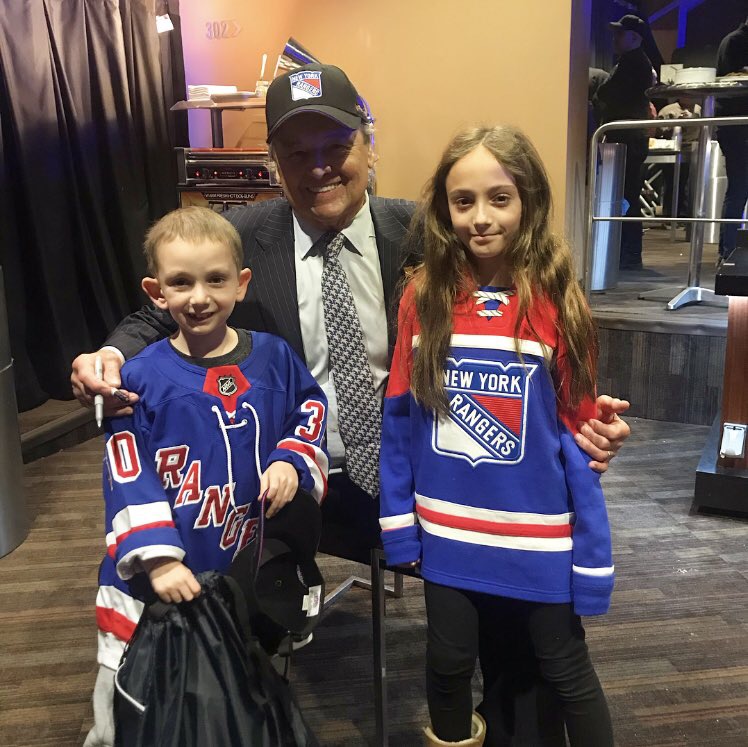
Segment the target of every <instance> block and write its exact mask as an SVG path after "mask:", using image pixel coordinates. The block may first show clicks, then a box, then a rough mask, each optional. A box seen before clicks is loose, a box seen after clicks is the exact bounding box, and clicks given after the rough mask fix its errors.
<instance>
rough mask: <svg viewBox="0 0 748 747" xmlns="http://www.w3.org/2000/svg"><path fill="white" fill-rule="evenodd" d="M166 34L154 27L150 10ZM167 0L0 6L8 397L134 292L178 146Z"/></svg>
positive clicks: (50, 371)
mask: <svg viewBox="0 0 748 747" xmlns="http://www.w3.org/2000/svg"><path fill="white" fill-rule="evenodd" d="M157 11H158V12H160V13H163V12H167V11H168V12H169V13H170V15H171V17H172V20H173V22H174V25H175V30H174V31H173V32H168V33H164V34H157V33H156V21H155V15H156V12H157ZM184 97H185V87H184V66H183V62H182V50H181V37H180V36H179V7H178V0H168V2H167V0H158V6H157V4H156V0H119V1H117V0H13V2H4V3H3V10H2V13H0V265H2V267H3V270H4V274H5V289H6V296H7V303H8V316H9V322H10V336H11V350H12V353H13V357H14V360H15V379H16V394H17V398H18V403H19V409H21V410H25V409H29V408H31V407H34V406H37V405H39V404H41V403H42V402H43V401H45V400H46V399H47V398H48V397H53V398H57V399H69V398H70V397H71V394H70V383H69V375H70V363H71V361H72V359H73V358H74V357H75V356H76V355H77V354H78V353H80V352H82V351H91V350H96V349H97V348H98V347H99V346H100V344H101V342H102V341H103V339H104V338H105V337H106V335H107V334H108V332H109V331H111V330H112V329H113V328H114V327H115V326H116V324H117V323H118V322H119V321H120V319H122V317H123V316H125V315H126V314H128V313H130V312H131V311H133V310H135V309H137V308H139V307H140V306H141V304H142V297H141V295H140V279H141V277H142V275H143V274H144V269H145V268H144V263H143V261H142V257H141V243H142V239H143V234H144V233H145V230H146V228H147V227H148V225H149V224H150V223H151V222H152V221H153V220H154V219H156V218H158V217H160V216H161V215H163V214H164V213H166V212H168V211H169V210H171V209H173V208H174V207H176V190H175V185H176V169H175V165H174V156H173V151H172V148H173V146H175V145H187V144H188V143H187V129H186V119H182V120H179V119H175V115H174V113H171V112H169V108H170V106H171V105H172V104H173V103H174V102H175V101H178V100H180V99H183V98H184Z"/></svg>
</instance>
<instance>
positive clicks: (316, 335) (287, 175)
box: [71, 63, 630, 744]
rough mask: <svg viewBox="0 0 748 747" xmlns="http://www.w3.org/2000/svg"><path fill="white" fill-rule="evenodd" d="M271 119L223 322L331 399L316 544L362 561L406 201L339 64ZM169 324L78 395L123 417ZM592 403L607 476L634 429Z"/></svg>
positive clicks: (131, 322)
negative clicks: (266, 337) (390, 178)
mask: <svg viewBox="0 0 748 747" xmlns="http://www.w3.org/2000/svg"><path fill="white" fill-rule="evenodd" d="M266 117H267V129H268V143H269V146H270V151H271V154H272V157H273V160H274V162H275V165H276V168H277V170H278V176H279V178H280V180H281V182H282V184H283V189H284V192H285V197H286V199H283V200H281V199H279V200H269V201H267V202H263V203H260V204H256V205H251V206H248V207H243V208H238V209H236V210H233V211H231V212H229V213H227V216H226V217H227V218H228V220H229V221H231V223H233V224H234V225H235V226H236V228H237V230H238V231H239V233H240V235H241V237H242V243H243V246H244V252H245V262H246V264H247V265H249V266H250V267H251V268H252V271H253V278H254V280H253V282H252V284H251V285H250V287H249V291H248V293H247V297H246V299H245V301H244V302H243V303H242V304H239V305H238V306H237V308H236V310H235V312H234V314H233V317H232V319H231V321H232V323H233V324H234V325H235V326H238V327H247V328H250V329H255V330H260V331H267V332H273V333H275V334H278V335H280V336H281V337H284V338H285V339H286V340H287V342H288V343H289V344H290V345H291V347H292V348H294V350H295V351H296V352H297V353H298V354H299V355H300V356H301V357H302V359H303V360H305V362H306V364H307V366H308V367H309V369H310V370H311V372H312V374H313V375H314V377H315V378H316V379H317V381H318V383H319V384H320V385H321V386H322V388H323V389H324V391H325V393H326V394H327V397H328V402H329V407H328V448H329V451H330V457H331V475H330V479H329V483H328V494H327V498H326V499H325V502H324V503H323V539H322V543H321V548H322V549H323V550H324V551H325V552H330V553H332V554H336V555H341V556H342V557H351V558H352V559H362V558H364V559H365V558H366V557H368V550H369V548H372V547H375V546H377V545H378V544H379V523H378V519H379V506H378V503H379V502H378V491H379V488H378V439H379V428H380V418H381V401H382V397H383V394H384V389H385V385H386V380H387V368H388V365H389V361H390V357H391V352H392V348H393V346H394V339H395V329H394V324H393V320H394V317H395V316H396V303H395V302H396V299H395V293H396V286H397V283H398V281H399V279H400V277H401V264H402V260H401V256H402V253H403V251H404V246H403V244H404V239H405V234H406V231H407V228H408V224H409V222H410V218H411V215H412V212H413V207H414V206H413V203H411V202H407V201H405V200H397V199H391V198H380V197H373V196H372V197H369V196H368V194H367V191H366V185H367V181H368V176H369V170H370V169H371V168H372V167H373V165H374V162H375V155H374V153H373V150H372V148H371V123H370V122H368V121H367V120H366V118H365V115H364V113H363V110H362V109H361V108H360V107H359V105H358V94H357V93H356V90H355V88H354V87H353V85H352V84H351V82H350V81H349V80H348V78H347V76H346V75H345V73H344V72H343V71H342V70H340V69H338V68H336V67H333V66H330V65H320V64H316V63H315V64H311V65H306V66H304V67H302V68H299V69H298V70H295V71H292V72H290V73H286V74H284V75H283V76H281V77H279V78H277V79H276V80H275V81H273V83H272V84H271V86H270V88H269V89H268V92H267V98H266ZM173 329H174V327H173V323H172V322H171V319H170V317H168V318H167V315H164V314H161V313H159V312H158V311H157V310H156V309H153V308H151V307H146V308H144V309H143V310H141V311H139V312H137V313H136V314H133V315H131V316H130V317H128V318H127V319H125V320H124V321H123V322H122V323H121V324H120V325H119V327H117V329H116V330H115V331H114V333H113V334H112V335H111V336H110V338H109V339H108V340H107V346H106V347H104V348H102V350H100V351H98V353H95V354H93V353H92V354H84V355H80V356H78V358H76V359H75V361H74V362H73V374H72V376H71V381H72V384H73V391H74V393H75V395H76V397H78V399H79V400H80V401H81V402H82V403H83V404H86V405H89V406H90V404H91V403H92V401H93V396H94V394H96V393H101V394H103V395H104V396H105V398H106V408H107V412H108V413H113V412H115V411H117V410H122V408H123V407H124V408H125V409H129V407H130V406H131V405H132V404H133V403H134V402H135V401H137V395H136V394H134V393H130V394H129V396H130V402H129V403H128V404H127V405H126V406H123V403H122V402H120V401H117V399H116V398H115V397H113V396H111V393H112V388H113V387H118V386H119V385H120V378H119V368H120V366H121V360H122V356H124V357H125V358H127V357H131V356H132V355H135V353H137V352H138V351H139V350H140V349H142V348H143V347H144V345H146V344H148V343H149V342H152V341H154V340H157V339H159V338H162V337H164V336H166V335H168V334H171V332H172V331H173ZM112 348H116V349H117V350H113V349H112ZM117 351H120V352H117ZM120 353H121V354H120ZM96 355H100V356H101V357H102V359H103V362H104V379H105V382H102V381H99V380H98V379H97V377H96V376H95V372H94V360H95V357H96ZM598 404H599V406H600V409H601V417H600V419H599V420H594V421H591V422H590V423H588V424H586V425H585V426H583V433H584V436H582V437H581V439H580V445H581V446H582V448H584V449H585V451H586V452H587V453H588V454H589V455H590V456H591V457H592V462H591V465H592V466H593V467H594V468H595V469H597V470H598V471H601V472H603V471H605V470H606V469H607V464H608V462H609V461H610V459H611V458H612V457H613V456H614V455H615V453H616V452H617V451H618V449H619V448H620V446H621V444H622V442H623V441H624V440H625V439H626V438H627V437H628V435H629V432H630V431H629V428H628V426H627V425H626V423H625V422H624V421H622V420H621V419H620V418H619V417H618V413H622V412H624V411H625V410H626V409H627V408H628V403H627V402H624V401H621V400H614V399H611V398H610V397H601V398H599V399H598ZM351 546H353V547H360V548H361V550H362V556H359V557H355V556H354V555H351V550H350V547H351ZM525 720H527V719H525ZM533 720H537V712H535V711H533ZM530 743H534V742H532V737H530ZM559 743H560V744H562V742H559Z"/></svg>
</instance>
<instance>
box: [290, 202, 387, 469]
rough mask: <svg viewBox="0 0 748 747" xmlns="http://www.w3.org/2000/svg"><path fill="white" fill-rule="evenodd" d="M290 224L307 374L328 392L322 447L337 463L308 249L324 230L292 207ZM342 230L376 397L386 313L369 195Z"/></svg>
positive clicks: (317, 287)
mask: <svg viewBox="0 0 748 747" xmlns="http://www.w3.org/2000/svg"><path fill="white" fill-rule="evenodd" d="M293 229H294V248H295V258H294V261H295V265H296V294H297V297H298V303H299V321H300V322H301V339H302V342H303V344H304V355H305V356H306V363H307V366H308V368H309V370H310V371H311V372H312V376H314V378H315V379H316V380H317V383H318V384H319V385H320V386H321V387H322V390H323V391H324V393H325V395H326V396H327V402H328V408H327V448H328V450H329V452H330V457H331V466H332V467H340V466H341V465H342V464H343V461H344V457H345V449H344V447H343V441H342V440H341V438H340V430H339V426H338V402H337V397H336V395H335V385H334V382H333V377H332V374H331V372H330V367H329V352H328V348H327V331H326V329H325V314H324V310H323V308H322V266H323V258H322V256H321V255H318V254H317V253H316V252H312V251H311V249H312V247H313V246H314V243H315V242H316V241H317V240H318V239H319V238H320V236H322V234H323V232H322V231H319V230H316V229H311V228H310V227H308V226H303V225H302V224H301V223H300V222H299V220H298V218H297V217H296V213H294V214H293ZM342 234H343V236H345V238H346V239H347V240H346V242H345V245H344V247H343V249H342V250H341V252H340V264H341V265H342V266H343V269H344V270H345V274H346V276H347V277H348V285H349V286H350V289H351V294H352V295H353V302H354V303H355V305H356V312H357V313H358V318H359V320H360V321H361V329H362V331H363V334H364V343H365V345H366V352H367V354H368V357H369V367H370V368H371V375H372V378H373V379H374V390H375V392H376V395H377V397H378V398H379V399H380V400H381V399H382V398H383V396H384V388H385V384H386V381H387V314H386V312H385V306H384V288H383V286H382V269H381V267H380V264H379V253H378V252H377V242H376V236H375V234H374V221H373V220H372V217H371V211H370V209H369V196H368V195H367V196H366V202H365V203H364V205H363V207H362V208H361V210H359V212H358V213H357V214H356V217H355V218H354V219H353V222H352V223H351V225H350V226H348V228H345V229H344V230H343V231H342Z"/></svg>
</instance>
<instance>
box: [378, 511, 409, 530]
mask: <svg viewBox="0 0 748 747" xmlns="http://www.w3.org/2000/svg"><path fill="white" fill-rule="evenodd" d="M415 523H416V515H415V514H414V513H412V514H400V515H399V516H383V517H382V518H381V519H380V520H379V526H380V527H381V528H382V530H384V531H387V530H389V529H403V528H404V527H412V526H413V525H414V524H415Z"/></svg>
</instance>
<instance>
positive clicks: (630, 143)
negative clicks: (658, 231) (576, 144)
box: [607, 131, 649, 267]
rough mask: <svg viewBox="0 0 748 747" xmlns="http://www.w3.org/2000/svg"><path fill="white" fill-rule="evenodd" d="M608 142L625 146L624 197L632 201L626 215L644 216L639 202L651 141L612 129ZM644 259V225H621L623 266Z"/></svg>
mask: <svg viewBox="0 0 748 747" xmlns="http://www.w3.org/2000/svg"><path fill="white" fill-rule="evenodd" d="M607 140H608V142H611V143H623V144H624V145H625V146H626V171H625V174H624V181H623V196H624V198H625V200H626V202H628V204H629V209H628V210H627V212H626V217H627V218H641V214H642V209H641V203H640V202H639V196H640V195H641V191H642V187H643V186H644V171H643V166H644V160H645V159H646V157H647V152H648V150H649V141H648V139H647V138H646V137H644V136H643V135H641V134H640V133H627V132H624V131H621V132H612V133H610V135H608V136H607ZM641 261H642V224H641V223H637V222H634V221H632V222H628V221H626V222H624V223H622V224H621V266H622V267H626V266H631V265H638V264H641Z"/></svg>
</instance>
